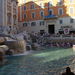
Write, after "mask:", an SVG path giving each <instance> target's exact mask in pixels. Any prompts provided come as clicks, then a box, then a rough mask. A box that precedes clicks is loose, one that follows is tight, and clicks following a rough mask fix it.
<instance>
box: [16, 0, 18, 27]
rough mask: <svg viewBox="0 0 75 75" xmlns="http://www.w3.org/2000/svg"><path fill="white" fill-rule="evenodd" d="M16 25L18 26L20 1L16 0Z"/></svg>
mask: <svg viewBox="0 0 75 75" xmlns="http://www.w3.org/2000/svg"><path fill="white" fill-rule="evenodd" d="M16 25H17V26H16V27H17V28H18V1H17V0H16Z"/></svg>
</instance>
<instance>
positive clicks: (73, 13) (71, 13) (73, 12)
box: [69, 6, 74, 14]
mask: <svg viewBox="0 0 75 75" xmlns="http://www.w3.org/2000/svg"><path fill="white" fill-rule="evenodd" d="M71 8H73V13H71V11H70V9H71ZM69 14H74V7H73V6H71V7H69Z"/></svg>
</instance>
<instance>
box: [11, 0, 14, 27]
mask: <svg viewBox="0 0 75 75" xmlns="http://www.w3.org/2000/svg"><path fill="white" fill-rule="evenodd" d="M13 1H14V0H11V28H13Z"/></svg>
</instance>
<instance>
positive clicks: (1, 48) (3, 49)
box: [0, 45, 9, 55]
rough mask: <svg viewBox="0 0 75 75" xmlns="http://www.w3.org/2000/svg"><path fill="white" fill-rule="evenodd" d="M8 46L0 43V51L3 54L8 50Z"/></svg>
mask: <svg viewBox="0 0 75 75" xmlns="http://www.w3.org/2000/svg"><path fill="white" fill-rule="evenodd" d="M8 49H9V48H8V47H7V46H6V45H1V46H0V53H2V54H3V55H4V54H5V52H6V51H7V50H8Z"/></svg>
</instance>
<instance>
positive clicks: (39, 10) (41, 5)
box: [18, 0, 75, 34]
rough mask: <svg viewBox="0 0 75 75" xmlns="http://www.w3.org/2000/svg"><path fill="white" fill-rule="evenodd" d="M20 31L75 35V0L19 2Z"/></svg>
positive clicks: (31, 0) (23, 0)
mask: <svg viewBox="0 0 75 75" xmlns="http://www.w3.org/2000/svg"><path fill="white" fill-rule="evenodd" d="M18 2H19V5H18V22H19V24H18V25H19V29H20V31H21V32H22V31H28V32H29V33H31V32H32V31H34V32H36V33H38V32H40V33H41V34H42V33H44V32H47V33H50V34H57V33H61V34H62V33H63V34H70V33H75V0H18Z"/></svg>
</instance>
